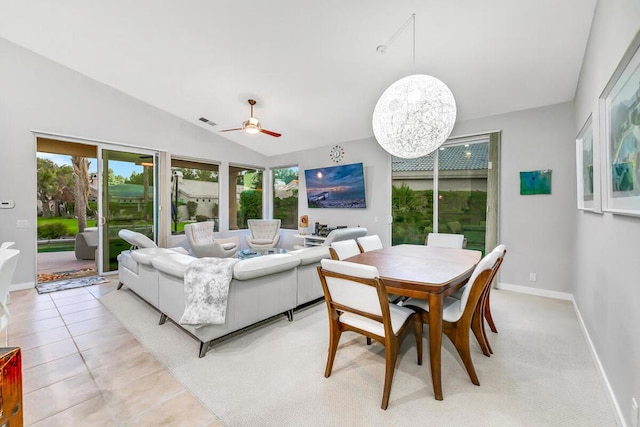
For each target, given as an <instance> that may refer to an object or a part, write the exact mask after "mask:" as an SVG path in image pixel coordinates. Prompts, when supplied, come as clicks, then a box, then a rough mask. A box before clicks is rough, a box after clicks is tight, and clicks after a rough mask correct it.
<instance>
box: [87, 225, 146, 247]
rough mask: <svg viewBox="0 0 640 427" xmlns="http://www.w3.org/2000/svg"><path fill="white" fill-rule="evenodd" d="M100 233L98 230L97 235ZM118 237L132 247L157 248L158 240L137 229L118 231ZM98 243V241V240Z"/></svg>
mask: <svg viewBox="0 0 640 427" xmlns="http://www.w3.org/2000/svg"><path fill="white" fill-rule="evenodd" d="M97 235H98V233H97V232H96V236H97ZM118 237H120V238H121V239H122V240H124V241H125V242H127V243H129V244H130V245H131V249H136V248H157V247H158V245H156V242H154V241H153V240H151V239H150V238H148V237H147V236H145V235H144V234H142V233H138V232H137V231H132V230H127V229H122V230H120V231H118ZM96 244H97V241H96Z"/></svg>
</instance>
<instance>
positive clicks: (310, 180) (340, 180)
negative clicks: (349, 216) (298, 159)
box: [304, 163, 367, 209]
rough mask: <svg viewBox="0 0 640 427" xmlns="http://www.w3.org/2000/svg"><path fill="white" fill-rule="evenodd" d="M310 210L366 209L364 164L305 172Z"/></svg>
mask: <svg viewBox="0 0 640 427" xmlns="http://www.w3.org/2000/svg"><path fill="white" fill-rule="evenodd" d="M304 179H305V182H306V185H307V202H308V203H309V207H310V208H352V209H353V208H366V207H367V205H366V202H365V195H364V168H363V167H362V163H353V164H350V165H340V166H331V167H326V168H319V169H307V170H305V171H304Z"/></svg>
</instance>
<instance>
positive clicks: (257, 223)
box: [247, 219, 280, 239]
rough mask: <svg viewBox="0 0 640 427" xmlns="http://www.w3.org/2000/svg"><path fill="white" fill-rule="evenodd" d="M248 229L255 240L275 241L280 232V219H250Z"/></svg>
mask: <svg viewBox="0 0 640 427" xmlns="http://www.w3.org/2000/svg"><path fill="white" fill-rule="evenodd" d="M247 227H249V232H250V233H251V237H252V238H254V239H273V238H275V237H276V235H277V234H278V232H279V231H280V220H279V219H249V220H247Z"/></svg>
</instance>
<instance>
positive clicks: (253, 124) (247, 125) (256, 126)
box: [220, 99, 281, 138]
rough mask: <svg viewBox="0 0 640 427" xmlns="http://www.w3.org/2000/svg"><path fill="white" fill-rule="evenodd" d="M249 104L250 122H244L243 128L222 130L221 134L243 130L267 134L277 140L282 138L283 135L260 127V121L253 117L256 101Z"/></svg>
mask: <svg viewBox="0 0 640 427" xmlns="http://www.w3.org/2000/svg"><path fill="white" fill-rule="evenodd" d="M248 102H249V105H250V106H251V114H250V115H249V120H247V121H245V122H243V123H242V127H241V128H235V129H224V130H221V131H220V132H229V131H232V130H243V131H245V132H246V133H249V134H255V133H266V134H267V135H271V136H275V137H276V138H277V137H279V136H281V134H279V133H277V132H272V131H270V130H266V129H262V126H260V122H259V121H258V119H256V118H255V117H253V106H254V105H256V101H255V99H249V100H248Z"/></svg>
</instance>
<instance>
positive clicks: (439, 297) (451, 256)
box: [345, 245, 482, 400]
mask: <svg viewBox="0 0 640 427" xmlns="http://www.w3.org/2000/svg"><path fill="white" fill-rule="evenodd" d="M481 256H482V254H481V252H480V251H474V250H468V249H450V248H437V247H432V246H424V245H398V246H391V247H388V248H383V249H379V250H374V251H369V252H364V253H361V254H358V255H355V256H353V257H350V258H347V259H345V261H349V262H355V263H358V264H366V265H372V266H374V267H376V268H377V269H378V274H379V275H380V278H381V279H382V282H383V283H384V284H385V287H386V288H387V292H388V293H389V294H393V295H401V296H407V297H412V298H420V299H425V300H428V301H429V356H430V361H431V378H432V382H433V392H434V395H435V398H436V400H442V377H441V346H442V311H443V305H444V299H445V298H446V297H447V296H449V295H451V294H453V293H454V292H455V291H456V290H458V289H459V288H460V287H462V286H463V285H464V284H465V283H466V282H467V281H468V280H469V277H470V276H471V273H473V270H474V268H475V266H476V264H477V263H478V261H480V258H481Z"/></svg>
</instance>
